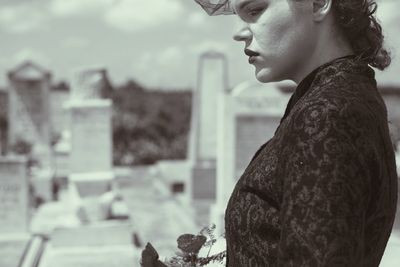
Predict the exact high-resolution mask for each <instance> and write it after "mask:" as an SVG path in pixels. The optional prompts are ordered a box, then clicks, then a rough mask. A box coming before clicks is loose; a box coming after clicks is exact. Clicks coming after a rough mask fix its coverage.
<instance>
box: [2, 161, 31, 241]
mask: <svg viewBox="0 0 400 267" xmlns="http://www.w3.org/2000/svg"><path fill="white" fill-rule="evenodd" d="M26 164H27V161H26V159H24V158H17V157H12V158H11V157H8V158H5V157H0V236H2V235H5V234H7V235H9V234H20V233H27V232H28V224H29V218H30V217H29V199H28V194H29V193H28V192H29V191H28V190H29V189H28V187H29V185H28V176H27V165H26Z"/></svg>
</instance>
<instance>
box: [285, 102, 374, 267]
mask: <svg viewBox="0 0 400 267" xmlns="http://www.w3.org/2000/svg"><path fill="white" fill-rule="evenodd" d="M368 121H370V119H368V118H366V112H365V110H363V109H360V108H358V107H357V106H354V105H350V104H343V105H341V108H338V105H332V104H327V103H317V104H309V105H307V106H306V107H304V108H301V109H300V110H297V111H295V114H294V116H293V117H292V120H291V121H290V129H291V130H292V129H293V131H290V133H289V134H288V136H287V140H288V142H287V145H286V146H285V148H284V151H283V155H286V158H285V161H286V163H285V169H284V178H283V179H284V182H283V199H282V206H281V213H280V219H281V225H282V230H281V239H280V241H279V244H278V266H285V267H288V266H295V267H301V266H319V267H321V266H361V265H362V263H361V262H362V256H363V242H364V240H363V238H364V237H363V235H364V224H365V222H364V220H365V214H366V209H367V205H368V201H369V194H370V193H369V192H370V189H369V179H370V176H371V172H370V170H371V168H372V167H374V166H371V160H370V159H369V158H370V156H371V155H372V154H373V153H372V152H371V146H372V145H371V144H370V141H371V139H370V138H369V136H371V129H369V132H368V127H369V126H368V125H367V124H368V123H369V122H368ZM371 153H372V154H371Z"/></svg>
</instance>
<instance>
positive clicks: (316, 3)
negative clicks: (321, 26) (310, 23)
mask: <svg viewBox="0 0 400 267" xmlns="http://www.w3.org/2000/svg"><path fill="white" fill-rule="evenodd" d="M332 1H333V0H312V2H313V14H314V21H315V22H320V21H323V20H324V19H325V18H326V17H327V15H328V14H329V12H330V11H331V8H332Z"/></svg>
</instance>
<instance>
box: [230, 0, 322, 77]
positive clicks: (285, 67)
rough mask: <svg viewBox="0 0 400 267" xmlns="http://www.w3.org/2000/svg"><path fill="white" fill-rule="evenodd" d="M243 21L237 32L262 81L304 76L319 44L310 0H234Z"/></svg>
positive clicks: (237, 36)
mask: <svg viewBox="0 0 400 267" xmlns="http://www.w3.org/2000/svg"><path fill="white" fill-rule="evenodd" d="M231 1H233V4H234V7H235V10H236V13H237V15H238V17H239V18H240V21H241V26H240V29H239V30H238V31H237V33H236V34H235V35H234V39H235V40H237V41H243V42H244V43H245V53H246V55H248V56H249V63H250V64H252V65H254V66H255V72H256V77H257V79H258V80H259V81H261V82H273V81H281V80H285V79H291V80H295V81H296V80H299V79H302V78H303V77H301V76H302V73H301V70H302V69H304V66H305V65H306V64H307V59H309V58H310V57H311V55H312V53H313V51H314V48H315V45H316V36H315V35H316V34H315V31H314V28H313V27H314V23H313V17H312V4H311V3H310V1H309V0H303V1H296V0H231Z"/></svg>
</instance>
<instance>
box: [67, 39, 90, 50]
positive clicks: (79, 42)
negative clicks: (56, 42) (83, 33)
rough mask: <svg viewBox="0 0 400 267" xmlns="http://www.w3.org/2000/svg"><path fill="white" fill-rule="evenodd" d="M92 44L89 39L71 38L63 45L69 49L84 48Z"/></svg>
mask: <svg viewBox="0 0 400 267" xmlns="http://www.w3.org/2000/svg"><path fill="white" fill-rule="evenodd" d="M89 44H90V41H89V40H88V39H85V38H83V37H78V36H71V37H68V38H66V39H65V41H64V42H63V45H64V46H65V47H68V48H84V47H87V46H88V45H89Z"/></svg>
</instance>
